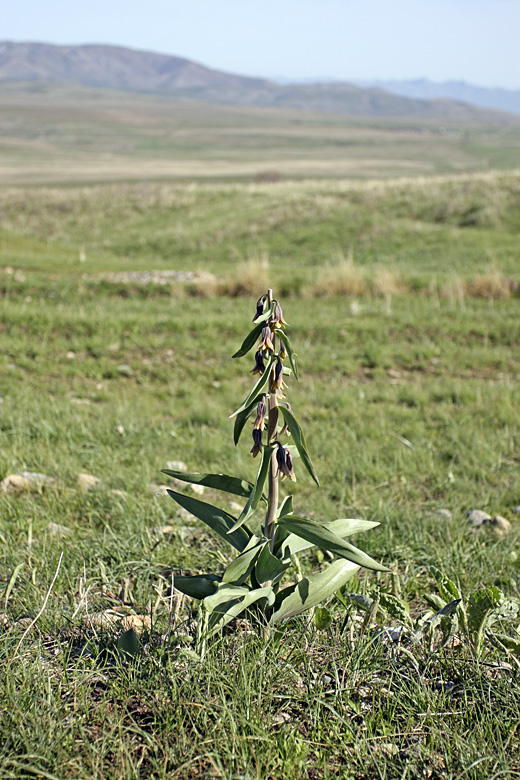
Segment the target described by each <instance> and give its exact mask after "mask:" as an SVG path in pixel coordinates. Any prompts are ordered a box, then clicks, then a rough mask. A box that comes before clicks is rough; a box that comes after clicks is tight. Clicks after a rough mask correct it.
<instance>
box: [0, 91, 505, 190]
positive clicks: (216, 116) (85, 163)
mask: <svg viewBox="0 0 520 780" xmlns="http://www.w3.org/2000/svg"><path fill="white" fill-rule="evenodd" d="M0 112H1V115H2V126H1V128H0V171H1V174H2V183H3V186H8V185H16V186H20V185H34V184H50V183H53V184H65V185H69V186H75V185H77V184H79V183H85V184H88V183H90V184H94V183H99V182H114V181H127V182H132V181H137V182H140V181H165V182H172V181H173V182H175V181H193V180H197V181H215V180H223V179H228V180H231V181H233V180H239V181H256V180H258V179H260V180H262V179H263V178H268V179H269V178H271V179H272V178H275V179H276V178H282V179H288V180H294V179H296V180H301V179H304V178H316V179H322V178H338V177H351V178H356V179H373V178H384V179H388V178H392V177H396V176H423V175H433V174H450V173H451V174H455V173H461V172H478V171H485V170H488V169H495V168H497V169H501V170H505V171H508V170H511V169H512V168H518V167H519V165H520V129H519V128H520V125H519V124H518V122H515V120H514V118H513V117H511V120H509V123H507V124H495V125H488V124H484V123H464V122H444V121H442V122H440V121H439V122H427V121H421V120H416V119H410V120H409V121H403V120H385V119H375V118H362V117H351V116H341V115H334V114H330V115H327V114H319V113H312V112H309V111H304V110H296V109H274V108H259V107H258V108H257V107H255V108H247V107H237V106H225V105H210V104H204V103H200V102H198V101H196V100H189V99H181V98H178V97H172V96H168V95H158V94H139V93H129V92H117V91H113V90H101V89H94V88H86V87H83V88H82V87H75V86H71V85H59V84H46V85H37V87H36V88H35V85H34V84H32V85H31V84H20V83H4V84H1V85H0Z"/></svg>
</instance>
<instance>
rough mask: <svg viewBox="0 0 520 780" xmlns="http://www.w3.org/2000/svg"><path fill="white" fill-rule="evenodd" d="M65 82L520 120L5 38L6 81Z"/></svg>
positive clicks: (378, 91) (100, 49)
mask: <svg viewBox="0 0 520 780" xmlns="http://www.w3.org/2000/svg"><path fill="white" fill-rule="evenodd" d="M6 81H11V82H63V83H75V84H80V85H82V86H89V87H100V88H111V89H123V90H129V91H136V92H139V91H142V92H162V93H168V94H173V95H179V96H181V97H188V98H191V99H194V100H199V101H204V102H207V103H217V104H224V105H237V106H240V105H242V106H262V107H271V108H273V107H274V108H276V107H279V108H293V109H294V108H295V109H299V110H308V111H318V112H321V113H331V114H346V115H354V116H376V117H380V118H389V119H410V118H414V119H420V120H422V119H428V120H432V119H433V120H439V121H446V122H449V121H458V122H460V121H468V122H471V121H476V122H490V123H496V124H500V123H516V122H517V121H520V119H518V118H517V117H515V116H513V115H509V114H507V113H501V112H497V111H493V110H489V109H482V108H476V107H474V106H471V105H467V104H465V103H463V102H460V101H453V100H443V99H435V100H428V99H420V98H410V97H406V96H402V95H396V94H392V93H391V92H390V91H388V90H385V89H382V88H380V87H361V86H358V85H355V84H352V83H349V82H331V83H315V84H308V83H307V84H285V85H281V84H277V83H276V82H274V81H269V80H268V79H263V78H254V77H250V76H240V75H237V74H233V73H226V72H225V71H220V70H215V69H212V68H208V67H207V66H205V65H202V64H200V63H197V62H194V61H192V60H188V59H185V58H182V57H176V56H174V55H168V54H158V53H156V52H150V51H143V50H139V49H130V48H127V47H123V46H114V45H108V44H95V43H94V44H80V45H75V44H71V45H66V46H59V45H55V44H48V43H40V42H21V43H18V42H15V41H0V82H6Z"/></svg>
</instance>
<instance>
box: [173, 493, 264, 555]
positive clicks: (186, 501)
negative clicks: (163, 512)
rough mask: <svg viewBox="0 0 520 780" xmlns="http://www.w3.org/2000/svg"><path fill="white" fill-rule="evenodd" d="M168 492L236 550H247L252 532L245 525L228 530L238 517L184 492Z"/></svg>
mask: <svg viewBox="0 0 520 780" xmlns="http://www.w3.org/2000/svg"><path fill="white" fill-rule="evenodd" d="M168 494H169V495H170V496H171V497H172V498H173V500H174V501H176V502H177V503H178V504H180V506H182V507H183V508H184V509H187V510H188V512H190V514H192V515H194V516H195V517H198V518H199V520H202V522H203V523H206V525H208V526H209V527H210V528H211V529H212V530H213V531H215V532H216V533H217V534H218V535H219V536H221V537H222V539H225V540H226V542H229V543H230V544H231V545H233V547H234V548H235V549H236V550H239V551H240V552H242V551H243V550H245V548H246V547H247V545H248V543H249V539H250V538H251V534H250V533H249V531H247V530H246V529H245V528H244V527H242V528H238V529H237V530H236V531H234V532H233V533H230V534H228V531H229V530H230V529H231V528H232V527H233V526H234V525H235V523H236V517H233V516H232V515H230V514H228V512H225V511H224V510H223V509H219V507H216V506H213V505H212V504H207V503H206V502H205V501H199V499H198V498H192V497H191V496H185V495H183V494H182V493H176V492H175V491H174V490H168Z"/></svg>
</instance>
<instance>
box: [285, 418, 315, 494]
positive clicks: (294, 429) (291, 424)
mask: <svg viewBox="0 0 520 780" xmlns="http://www.w3.org/2000/svg"><path fill="white" fill-rule="evenodd" d="M278 408H279V409H280V411H281V413H282V414H283V417H284V420H285V422H286V423H287V427H288V428H289V430H290V432H291V435H292V437H293V440H294V443H295V445H296V448H297V450H298V452H299V453H300V458H301V459H302V461H303V463H304V465H305V468H306V469H307V471H308V472H309V474H310V475H311V477H312V478H313V480H314V481H315V482H316V484H317V485H318V486H319V484H320V481H319V479H318V475H317V474H316V471H315V470H314V466H313V465H312V461H311V459H310V457H309V453H308V452H307V444H306V442H305V436H304V435H303V431H302V429H301V428H300V424H299V422H298V420H297V419H296V417H295V416H294V415H293V413H292V412H290V411H289V409H287V407H286V406H280V407H278Z"/></svg>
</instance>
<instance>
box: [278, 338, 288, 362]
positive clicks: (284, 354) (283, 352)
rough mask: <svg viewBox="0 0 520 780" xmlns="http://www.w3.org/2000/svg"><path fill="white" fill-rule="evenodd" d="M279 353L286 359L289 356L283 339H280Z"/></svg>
mask: <svg viewBox="0 0 520 780" xmlns="http://www.w3.org/2000/svg"><path fill="white" fill-rule="evenodd" d="M278 354H279V355H280V357H281V359H282V360H285V358H286V357H287V350H286V348H285V344H284V343H283V341H282V340H281V339H280V349H279V350H278Z"/></svg>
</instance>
